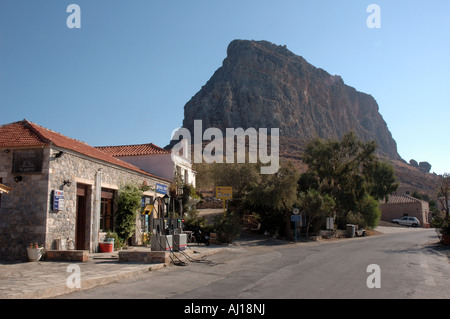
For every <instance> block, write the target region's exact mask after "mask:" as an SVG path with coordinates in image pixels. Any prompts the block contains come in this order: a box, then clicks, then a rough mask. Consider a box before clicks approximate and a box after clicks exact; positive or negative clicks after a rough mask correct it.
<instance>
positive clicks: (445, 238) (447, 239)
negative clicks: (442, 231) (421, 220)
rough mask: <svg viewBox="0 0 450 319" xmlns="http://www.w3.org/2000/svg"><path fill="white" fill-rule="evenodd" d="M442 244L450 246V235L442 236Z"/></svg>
mask: <svg viewBox="0 0 450 319" xmlns="http://www.w3.org/2000/svg"><path fill="white" fill-rule="evenodd" d="M442 243H443V244H444V245H447V246H450V235H442Z"/></svg>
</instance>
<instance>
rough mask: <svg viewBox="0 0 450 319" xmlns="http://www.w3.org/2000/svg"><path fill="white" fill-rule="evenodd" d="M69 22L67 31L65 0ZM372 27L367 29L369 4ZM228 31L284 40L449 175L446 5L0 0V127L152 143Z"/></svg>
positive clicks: (410, 0)
mask: <svg viewBox="0 0 450 319" xmlns="http://www.w3.org/2000/svg"><path fill="white" fill-rule="evenodd" d="M72 3H75V4H78V5H79V6H80V8H81V29H69V28H68V27H67V25H66V19H67V17H68V16H69V15H70V13H67V12H66V9H67V6H68V5H69V4H72ZM372 3H374V4H378V5H379V6H380V8H381V28H380V29H369V28H368V27H367V25H366V19H367V18H368V17H369V15H370V13H368V12H366V8H367V6H368V5H369V4H372ZM234 39H248V40H252V39H253V40H267V41H271V42H273V43H275V44H279V45H286V46H287V48H288V49H290V50H291V51H292V52H294V53H295V54H297V55H301V56H303V57H304V58H305V59H306V60H307V61H308V62H310V63H311V64H313V65H315V66H316V67H320V68H323V69H324V70H326V71H327V72H329V73H331V74H338V75H341V76H342V78H343V80H344V82H345V83H346V84H348V85H350V86H353V87H355V88H356V89H357V90H359V91H362V92H365V93H368V94H371V95H372V96H373V97H374V98H375V99H376V100H377V102H378V104H379V107H380V113H381V114H382V116H383V118H384V120H385V121H386V123H387V125H388V127H389V129H390V131H391V132H392V135H393V137H394V139H395V140H396V141H397V145H398V151H399V153H400V155H401V156H402V157H403V159H405V160H406V161H409V160H410V159H415V160H416V161H418V162H420V161H428V162H429V163H430V164H431V165H432V169H431V171H432V172H433V171H434V172H436V173H438V174H442V173H444V172H450V147H449V142H450V129H449V127H450V125H449V122H450V105H449V101H450V80H449V76H450V1H448V0H431V1H423V0H421V1H414V0H407V1H406V0H395V1H392V0H391V1H384V0H383V1H381V0H370V1H364V0H345V1H344V0H342V1H336V0H320V1H302V0H292V1H283V0H281V1H274V0H270V1H268V0H240V1H237V0H226V1H225V0H214V1H212V0H172V1H162V0H161V1H153V0H130V1H115V0H107V1H104V0H95V1H92V0H89V1H88V0H70V1H65V0H40V1H38V0H30V1H21V0H1V2H0V110H1V113H0V124H6V123H10V122H15V121H19V120H22V119H24V118H26V119H28V120H30V121H33V122H35V123H37V124H40V125H42V126H44V127H47V128H49V129H52V130H54V131H57V132H60V133H62V134H64V135H67V136H69V137H72V138H76V139H79V140H82V141H85V142H87V143H88V144H90V145H94V146H98V145H120V144H138V143H147V142H153V143H155V144H157V145H160V146H162V147H163V146H165V145H167V144H168V142H169V140H170V136H171V133H172V131H173V130H174V129H176V128H177V127H179V126H181V124H182V120H183V112H184V110H183V107H184V105H185V104H186V102H187V101H188V100H189V99H190V98H191V97H192V96H193V95H194V94H195V93H197V92H198V91H199V90H200V88H201V87H202V85H204V84H205V83H206V82H207V80H208V79H209V78H210V77H211V76H212V74H213V73H214V71H215V70H216V69H217V68H219V67H220V66H221V64H222V61H223V59H224V58H225V57H226V49H227V46H228V44H229V43H230V42H231V41H232V40H234Z"/></svg>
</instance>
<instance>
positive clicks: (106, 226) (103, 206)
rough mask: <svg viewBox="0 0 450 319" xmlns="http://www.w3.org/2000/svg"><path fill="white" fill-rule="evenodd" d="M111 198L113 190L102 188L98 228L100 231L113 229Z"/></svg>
mask: <svg viewBox="0 0 450 319" xmlns="http://www.w3.org/2000/svg"><path fill="white" fill-rule="evenodd" d="M113 198H114V192H113V191H109V190H104V189H102V198H101V202H100V230H102V231H108V230H110V231H114V217H113Z"/></svg>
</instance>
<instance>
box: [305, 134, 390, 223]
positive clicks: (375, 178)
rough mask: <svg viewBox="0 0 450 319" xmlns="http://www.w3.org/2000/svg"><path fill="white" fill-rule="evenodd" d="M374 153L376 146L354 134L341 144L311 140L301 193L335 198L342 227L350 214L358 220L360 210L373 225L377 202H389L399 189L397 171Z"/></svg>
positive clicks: (344, 137)
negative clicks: (312, 190) (307, 191)
mask: <svg viewBox="0 0 450 319" xmlns="http://www.w3.org/2000/svg"><path fill="white" fill-rule="evenodd" d="M375 150H376V144H375V142H373V141H372V142H366V143H364V142H361V141H359V140H358V139H357V138H356V136H355V134H354V133H349V134H346V135H345V136H343V138H342V139H341V140H334V139H333V140H326V141H324V140H322V139H314V140H312V141H311V142H310V143H308V145H307V147H306V150H305V153H304V157H303V160H304V162H305V163H306V164H307V165H308V170H307V172H306V173H304V174H302V176H301V178H300V179H299V182H298V188H299V191H304V190H305V187H313V188H315V189H316V190H318V191H319V192H320V193H321V194H322V195H323V194H328V195H329V196H331V197H332V198H334V200H335V203H336V206H335V209H336V213H337V218H338V223H339V226H341V227H343V226H344V225H345V223H346V222H347V217H348V214H349V213H353V217H355V216H358V215H357V213H358V212H359V213H361V211H360V210H361V209H367V210H368V211H366V213H365V214H361V215H359V217H361V218H367V220H366V223H367V224H368V225H373V224H374V222H373V220H372V217H373V216H376V214H375V211H374V210H371V209H373V205H374V202H375V201H376V200H379V199H383V198H384V199H386V198H387V195H388V194H390V193H392V192H393V191H394V190H396V189H397V186H398V185H397V184H395V174H394V169H393V168H392V166H390V165H389V164H387V163H384V162H381V161H380V160H379V159H378V158H377V157H376V156H375ZM314 179H315V181H314ZM368 196H370V197H371V198H372V199H369V197H368ZM374 200H375V201H374ZM369 211H372V213H371V214H369V213H368V212H369Z"/></svg>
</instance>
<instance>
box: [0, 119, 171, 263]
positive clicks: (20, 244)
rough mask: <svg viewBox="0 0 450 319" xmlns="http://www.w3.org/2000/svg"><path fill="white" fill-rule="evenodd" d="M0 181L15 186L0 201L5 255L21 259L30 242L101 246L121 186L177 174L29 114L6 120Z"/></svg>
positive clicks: (149, 195)
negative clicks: (154, 169) (144, 165)
mask: <svg viewBox="0 0 450 319" xmlns="http://www.w3.org/2000/svg"><path fill="white" fill-rule="evenodd" d="M0 183H2V184H4V185H7V186H8V187H9V189H10V187H12V188H13V189H11V190H10V191H9V193H8V194H2V197H1V201H0V259H2V260H7V259H13V260H20V259H25V258H26V248H27V246H28V245H29V244H30V243H38V244H39V245H44V247H45V249H47V250H51V249H56V248H57V246H58V245H59V244H61V243H63V241H65V243H66V244H69V243H72V245H73V248H75V249H77V250H88V251H89V252H96V251H97V249H98V244H99V241H100V240H101V236H102V234H103V233H104V232H105V231H106V230H114V227H115V225H114V222H115V220H114V212H115V211H116V209H117V208H116V204H115V198H117V195H118V190H119V188H120V187H121V186H123V185H125V184H127V183H134V184H136V185H142V184H143V183H146V184H148V185H149V186H150V187H152V189H154V190H156V188H157V186H158V185H159V186H163V187H166V188H167V187H169V185H170V183H171V181H170V180H168V179H165V178H161V177H158V176H156V175H154V174H151V173H148V172H146V171H144V170H142V169H140V168H138V167H136V166H134V165H132V164H130V163H127V162H124V161H121V160H120V159H117V158H114V157H112V156H110V155H108V154H106V153H104V152H102V151H100V150H98V149H96V148H94V147H92V146H89V145H87V144H86V143H84V142H81V141H78V140H75V139H72V138H69V137H66V136H64V135H61V134H59V133H56V132H54V131H51V130H49V129H46V128H44V127H41V126H39V125H37V124H35V123H32V122H29V121H27V120H23V121H19V122H15V123H11V124H6V125H2V126H0ZM154 190H150V191H146V192H144V195H145V197H146V199H147V202H152V201H153V200H154V199H155V198H156V197H161V196H162V195H161V194H157V193H156V192H155V191H154Z"/></svg>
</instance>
